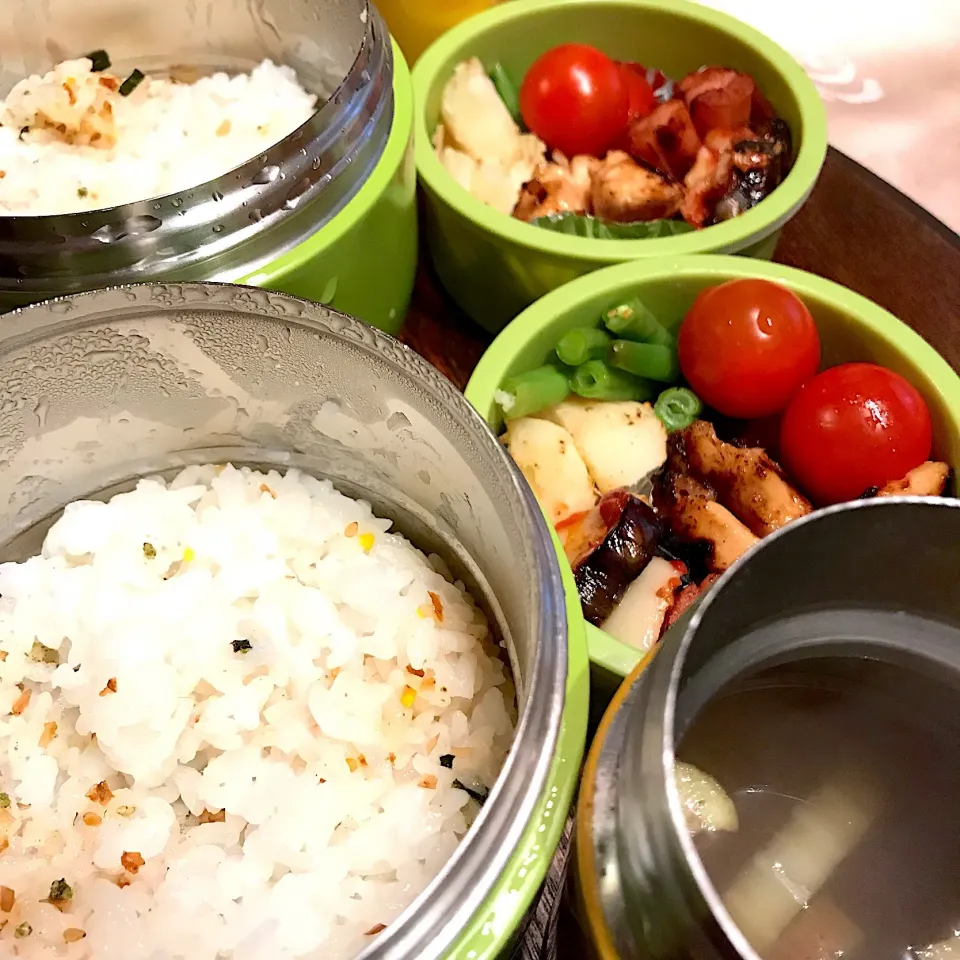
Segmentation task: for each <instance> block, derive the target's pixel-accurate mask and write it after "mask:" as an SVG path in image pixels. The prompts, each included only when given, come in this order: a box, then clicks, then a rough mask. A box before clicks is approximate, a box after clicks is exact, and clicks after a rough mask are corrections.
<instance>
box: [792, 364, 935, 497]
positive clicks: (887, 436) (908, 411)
mask: <svg viewBox="0 0 960 960" xmlns="http://www.w3.org/2000/svg"><path fill="white" fill-rule="evenodd" d="M931 444H932V429H931V425H930V411H929V410H928V409H927V405H926V404H925V403H924V402H923V397H921V396H920V394H919V392H918V391H917V389H916V388H915V387H914V386H913V385H912V384H910V383H908V382H907V381H906V380H904V378H903V377H901V376H900V375H899V374H897V373H894V372H893V371H892V370H887V369H885V368H884V367H878V366H876V365H875V364H872V363H844V364H841V365H840V366H839V367H832V368H831V369H829V370H824V372H823V373H820V374H818V375H817V376H815V377H814V378H813V379H812V380H808V381H807V382H806V383H805V384H804V385H803V386H802V387H801V388H800V390H799V391H798V393H797V395H796V396H795V397H794V398H793V400H792V401H791V402H790V405H789V406H788V407H787V410H786V413H784V415H783V423H782V425H781V428H780V455H781V458H782V462H783V466H784V468H785V469H786V470H787V472H788V473H789V474H790V475H791V476H792V477H793V478H794V479H795V480H796V482H797V483H798V484H799V485H800V486H801V487H802V488H803V490H804V491H805V492H806V493H807V494H808V495H809V496H810V497H811V498H812V499H813V500H814V502H816V503H817V504H819V505H820V506H827V505H828V504H831V503H843V502H844V501H846V500H854V499H856V498H857V497H859V496H861V495H862V494H863V493H864V491H866V490H867V489H869V488H870V487H882V486H883V485H884V484H886V483H890V482H891V481H893V480H901V479H903V477H904V476H906V474H907V473H908V472H909V471H910V470H912V469H913V468H914V467H918V466H920V464H921V463H923V462H924V461H925V460H928V459H929V457H930V448H931Z"/></svg>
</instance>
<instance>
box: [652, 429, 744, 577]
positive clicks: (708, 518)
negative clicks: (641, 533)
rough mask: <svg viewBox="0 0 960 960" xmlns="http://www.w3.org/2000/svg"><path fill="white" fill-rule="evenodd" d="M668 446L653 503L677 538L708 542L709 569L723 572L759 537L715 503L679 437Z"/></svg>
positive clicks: (713, 494) (714, 497) (655, 483)
mask: <svg viewBox="0 0 960 960" xmlns="http://www.w3.org/2000/svg"><path fill="white" fill-rule="evenodd" d="M668 445H669V451H670V452H669V454H668V456H667V463H666V465H665V466H664V468H663V469H662V470H661V471H660V473H659V474H657V477H656V479H655V480H654V485H653V504H654V506H655V507H656V509H657V512H658V513H659V514H660V515H661V516H662V517H663V518H664V520H665V521H666V522H667V523H668V524H669V526H670V529H671V531H672V532H673V534H674V535H675V536H676V537H677V538H678V539H680V540H683V541H686V542H688V543H699V542H702V543H705V544H706V545H707V547H708V557H707V566H708V567H709V569H710V571H711V572H713V573H722V572H723V571H724V570H726V569H727V568H728V567H730V566H731V565H732V564H733V563H735V562H736V561H737V560H738V559H739V558H740V557H741V556H743V554H745V553H746V552H747V551H748V550H749V549H750V548H751V547H752V546H754V545H755V544H757V543H759V542H760V541H759V538H757V537H755V536H754V535H753V534H752V533H751V532H750V530H749V529H747V527H745V526H744V525H743V524H742V523H741V522H740V521H739V520H738V519H737V518H736V517H735V516H734V515H733V514H732V513H731V512H730V511H729V510H727V508H726V507H724V506H721V505H720V504H719V503H717V502H716V493H715V491H714V490H712V489H711V488H710V487H709V486H708V485H707V484H705V483H703V482H702V481H700V480H698V479H697V478H696V477H694V476H692V475H691V474H690V466H689V464H688V463H687V458H686V449H685V444H684V443H683V442H682V438H681V436H680V434H674V435H673V436H671V437H670V440H669V442H668Z"/></svg>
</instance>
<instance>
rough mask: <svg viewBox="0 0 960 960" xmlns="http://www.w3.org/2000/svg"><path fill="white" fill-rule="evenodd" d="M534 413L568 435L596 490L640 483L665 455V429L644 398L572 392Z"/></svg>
mask: <svg viewBox="0 0 960 960" xmlns="http://www.w3.org/2000/svg"><path fill="white" fill-rule="evenodd" d="M537 416H538V417H540V418H542V419H544V420H550V421H552V422H553V423H555V424H557V425H559V426H561V427H563V428H564V429H565V430H566V431H567V432H568V433H569V434H570V436H572V437H573V442H574V443H575V444H576V447H577V450H578V451H579V453H580V456H581V457H583V462H584V463H585V464H586V465H587V469H588V470H589V471H590V475H591V476H592V477H593V481H594V483H595V484H596V485H597V488H598V489H599V491H600V493H601V494H604V493H609V492H610V491H611V490H617V489H619V488H620V487H631V486H633V485H634V484H636V483H639V482H640V481H641V480H643V479H644V477H646V476H648V475H649V474H650V473H652V472H653V471H654V470H657V469H658V468H659V467H661V466H662V465H663V463H664V461H665V460H666V459H667V431H666V429H665V428H664V426H663V424H662V423H661V422H660V420H659V418H658V417H657V415H656V414H655V413H654V412H653V407H652V406H651V405H650V404H649V403H636V402H634V401H626V402H613V401H609V400H583V399H580V398H579V397H577V398H574V399H571V400H564V401H563V403H558V404H557V405H556V406H554V407H550V408H549V409H547V410H544V411H542V412H541V413H539V414H537Z"/></svg>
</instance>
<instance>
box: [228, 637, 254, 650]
mask: <svg viewBox="0 0 960 960" xmlns="http://www.w3.org/2000/svg"><path fill="white" fill-rule="evenodd" d="M230 646H231V647H233V652H234V653H249V652H250V651H251V650H252V649H253V644H252V643H251V642H250V641H249V640H231V641H230Z"/></svg>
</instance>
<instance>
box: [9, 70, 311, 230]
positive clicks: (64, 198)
mask: <svg viewBox="0 0 960 960" xmlns="http://www.w3.org/2000/svg"><path fill="white" fill-rule="evenodd" d="M124 79H125V78H124V77H123V76H122V75H120V76H114V75H112V74H111V73H109V72H106V71H105V72H101V73H94V72H92V70H91V61H90V60H89V59H87V58H86V57H82V58H80V59H79V60H67V61H64V62H63V63H60V64H58V65H57V66H56V67H55V68H54V69H53V70H51V71H50V72H49V73H47V74H46V75H45V76H43V77H40V76H32V77H28V78H27V79H25V80H21V81H20V83H18V84H17V85H16V86H15V87H14V88H13V89H12V90H11V91H10V93H9V94H8V95H7V98H6V100H0V215H9V216H36V215H41V214H59V213H74V212H77V211H81V210H94V209H98V208H102V207H111V206H115V205H118V204H123V203H132V202H135V201H138V200H145V199H147V198H150V197H160V196H164V195H166V194H170V193H176V192H177V191H180V190H186V189H188V188H190V187H194V186H196V185H197V184H200V183H204V182H206V181H207V180H212V179H214V178H215V177H219V176H222V175H223V174H225V173H227V172H228V171H230V170H232V169H233V168H234V167H236V166H239V165H240V164H242V163H245V162H246V161H247V160H249V159H250V158H251V157H255V156H256V155H257V154H258V153H260V152H262V151H263V150H265V149H267V148H268V147H270V146H272V145H273V144H275V143H277V142H278V141H279V140H282V139H283V138H284V137H285V136H287V134H289V133H292V132H293V131H294V130H295V129H296V128H297V127H299V126H300V124H301V123H303V122H304V121H306V120H308V119H309V118H310V116H311V115H312V114H313V112H314V110H315V108H316V100H317V98H316V97H315V96H313V95H312V94H310V93H308V92H307V91H306V90H304V88H303V87H302V86H301V85H300V84H299V82H298V81H297V76H296V73H295V72H294V70H293V69H291V68H290V67H287V66H277V65H276V64H274V63H272V62H271V61H269V60H265V61H264V62H263V63H261V64H260V65H259V66H257V67H256V68H255V69H254V70H252V71H251V72H250V73H240V74H236V75H232V76H228V75H227V74H225V73H216V74H213V75H212V76H208V77H202V78H200V79H199V80H197V81H196V82H195V83H177V82H174V81H172V80H168V79H165V78H151V77H147V78H146V79H145V80H144V81H143V82H142V83H141V84H140V85H139V86H138V87H137V88H136V89H135V90H134V91H133V92H132V93H130V94H129V96H121V95H120V92H119V86H120V83H121V81H123V80H124Z"/></svg>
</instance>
